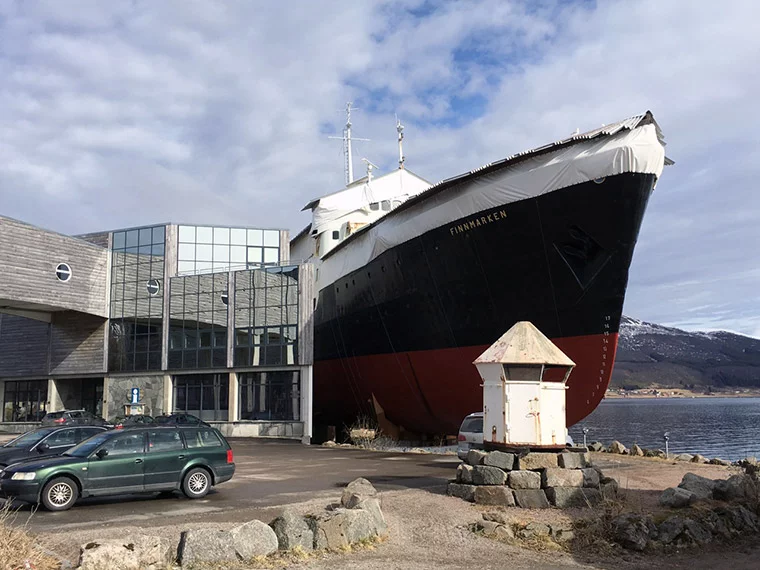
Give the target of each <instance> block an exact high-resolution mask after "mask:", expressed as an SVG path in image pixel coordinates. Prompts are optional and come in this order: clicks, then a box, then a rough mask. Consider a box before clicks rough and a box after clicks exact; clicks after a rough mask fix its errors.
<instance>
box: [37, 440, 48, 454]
mask: <svg viewBox="0 0 760 570" xmlns="http://www.w3.org/2000/svg"><path fill="white" fill-rule="evenodd" d="M49 449H50V446H49V445H48V444H47V443H45V442H44V441H42V442H40V444H39V445H38V446H37V451H39V452H40V453H45V452H46V451H47V450H49Z"/></svg>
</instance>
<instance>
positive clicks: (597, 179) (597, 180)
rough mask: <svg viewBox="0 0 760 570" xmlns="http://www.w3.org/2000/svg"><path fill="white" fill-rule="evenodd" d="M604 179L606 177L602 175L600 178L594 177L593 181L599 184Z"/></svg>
mask: <svg viewBox="0 0 760 570" xmlns="http://www.w3.org/2000/svg"><path fill="white" fill-rule="evenodd" d="M606 179H607V178H606V177H605V176H603V177H602V178H594V182H596V183H597V184H601V183H602V182H604V181H605V180H606Z"/></svg>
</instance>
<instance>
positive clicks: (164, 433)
mask: <svg viewBox="0 0 760 570" xmlns="http://www.w3.org/2000/svg"><path fill="white" fill-rule="evenodd" d="M184 447H185V446H184V445H183V443H182V438H181V436H180V434H179V431H178V430H173V429H157V430H151V431H149V432H148V451H149V452H159V451H173V450H178V449H184Z"/></svg>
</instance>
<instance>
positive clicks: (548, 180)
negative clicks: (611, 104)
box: [317, 124, 665, 290]
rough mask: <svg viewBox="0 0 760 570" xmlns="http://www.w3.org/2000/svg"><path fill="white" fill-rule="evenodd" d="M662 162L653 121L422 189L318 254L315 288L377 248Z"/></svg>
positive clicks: (650, 169) (651, 169) (656, 169)
mask: <svg viewBox="0 0 760 570" xmlns="http://www.w3.org/2000/svg"><path fill="white" fill-rule="evenodd" d="M664 163H665V149H664V147H663V145H662V143H661V142H660V141H659V139H658V137H657V132H656V127H655V125H653V124H648V125H644V126H641V127H638V128H635V129H633V130H630V131H620V132H618V133H616V134H614V135H612V136H610V137H606V138H603V139H599V138H595V139H593V140H590V141H582V142H579V143H577V144H574V145H572V146H569V147H566V148H561V149H559V150H557V151H554V152H551V153H548V154H543V155H539V156H536V157H533V158H529V159H527V160H525V161H522V162H519V163H517V164H515V165H513V166H508V167H506V168H504V169H501V170H497V171H494V172H488V173H484V174H483V175H482V176H478V177H475V178H473V179H468V180H465V181H463V182H462V183H461V184H460V185H458V186H455V187H453V188H451V189H449V190H447V191H444V192H437V193H434V194H432V195H431V196H430V197H428V198H426V199H425V198H424V193H423V194H422V195H421V196H422V197H423V199H422V200H421V201H420V202H418V203H417V204H415V205H413V206H412V207H410V208H406V209H403V210H400V211H398V212H395V213H394V214H393V215H390V216H386V217H385V218H383V219H381V220H379V221H378V222H377V223H375V224H373V225H372V226H369V227H367V228H366V229H365V230H363V231H362V232H361V233H360V234H357V235H356V236H355V237H354V238H353V240H352V242H351V243H349V244H346V245H345V246H343V247H342V248H341V249H339V250H338V251H335V252H334V253H332V254H331V255H330V256H329V257H327V258H326V259H324V260H322V261H321V264H320V271H319V280H318V281H317V290H321V289H323V288H324V287H326V286H328V285H331V284H332V283H334V282H335V281H336V280H338V279H340V278H341V277H343V276H344V275H347V274H348V273H350V272H352V271H355V270H356V269H359V268H360V267H363V266H364V265H366V264H367V263H369V262H370V261H372V260H373V259H375V258H377V257H378V256H379V255H381V254H382V253H383V252H385V251H387V250H389V249H391V248H393V247H396V246H397V245H400V244H402V243H405V242H407V241H409V240H411V239H413V238H416V237H418V236H420V235H422V234H424V233H426V232H428V231H431V230H433V229H436V228H439V227H441V226H443V225H446V224H451V223H452V222H454V221H456V220H461V219H462V218H466V217H468V216H472V215H475V214H477V213H479V212H482V211H484V210H490V209H492V208H496V207H498V206H503V205H506V204H510V203H513V202H517V201H520V200H525V199H528V198H534V197H536V196H541V195H543V194H547V193H549V192H553V191H555V190H560V189H562V188H567V187H568V186H573V185H575V184H581V183H584V182H589V181H591V180H595V179H598V178H603V177H606V176H613V175H616V174H624V173H641V174H654V175H655V176H656V177H657V178H658V179H659V177H660V174H662V169H663V166H664Z"/></svg>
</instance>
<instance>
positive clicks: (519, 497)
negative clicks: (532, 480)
mask: <svg viewBox="0 0 760 570" xmlns="http://www.w3.org/2000/svg"><path fill="white" fill-rule="evenodd" d="M514 495H515V503H517V506H518V507H522V508H523V509H548V508H549V506H550V505H549V501H548V500H546V493H544V490H543V489H515V491H514Z"/></svg>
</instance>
